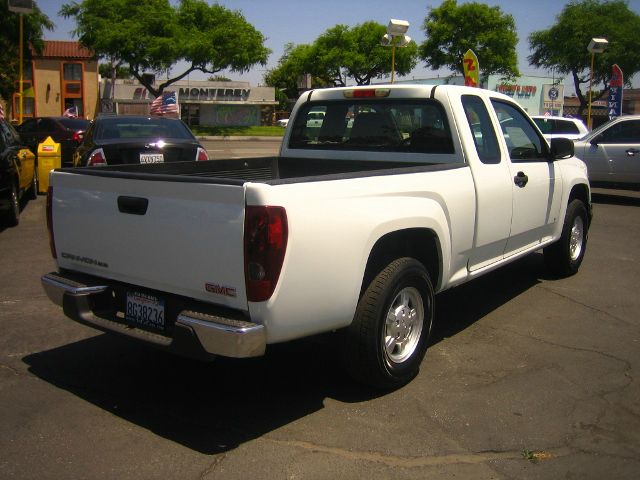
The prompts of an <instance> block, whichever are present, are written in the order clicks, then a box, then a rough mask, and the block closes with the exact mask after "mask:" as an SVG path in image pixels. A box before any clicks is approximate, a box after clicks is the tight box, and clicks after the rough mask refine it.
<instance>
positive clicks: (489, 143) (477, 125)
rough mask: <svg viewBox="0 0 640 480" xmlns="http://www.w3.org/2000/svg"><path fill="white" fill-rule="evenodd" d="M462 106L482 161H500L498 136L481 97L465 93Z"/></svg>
mask: <svg viewBox="0 0 640 480" xmlns="http://www.w3.org/2000/svg"><path fill="white" fill-rule="evenodd" d="M462 106H463V107H464V113H465V115H466V116H467V122H469V128H471V133H472V134H473V143H474V144H475V146H476V152H478V157H479V158H480V161H481V162H482V163H489V164H490V163H494V164H495V163H500V148H499V147H498V138H497V137H496V132H495V130H494V129H493V124H492V122H491V117H490V116H489V111H488V110H487V107H486V106H485V104H484V102H483V101H482V99H481V98H480V97H477V96H475V95H463V96H462Z"/></svg>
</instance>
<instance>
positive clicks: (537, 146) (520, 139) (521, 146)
mask: <svg viewBox="0 0 640 480" xmlns="http://www.w3.org/2000/svg"><path fill="white" fill-rule="evenodd" d="M491 104H492V105H493V108H494V110H495V112H496V115H497V117H498V121H499V122H500V128H501V129H502V133H503V134H504V139H505V141H506V142H507V148H508V150H509V157H510V158H511V160H513V161H516V162H517V161H519V160H521V161H522V160H524V161H531V160H538V159H539V160H543V159H544V160H546V159H547V158H548V157H549V153H548V147H547V142H546V141H545V140H544V138H542V137H541V136H540V135H539V134H538V133H537V131H536V129H535V128H534V126H533V125H532V123H531V121H530V120H529V119H528V117H527V116H526V115H525V114H524V113H522V112H521V111H520V109H518V108H517V107H516V106H515V105H512V104H510V103H507V102H503V101H500V100H491Z"/></svg>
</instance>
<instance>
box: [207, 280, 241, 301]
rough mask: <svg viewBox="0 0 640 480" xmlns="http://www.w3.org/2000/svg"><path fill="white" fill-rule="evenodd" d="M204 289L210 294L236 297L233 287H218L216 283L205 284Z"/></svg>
mask: <svg viewBox="0 0 640 480" xmlns="http://www.w3.org/2000/svg"><path fill="white" fill-rule="evenodd" d="M204 289H205V290H206V291H207V292H209V293H215V294H216V295H224V296H225V297H233V298H235V297H236V289H235V288H233V287H225V286H222V285H217V284H215V283H205V284H204Z"/></svg>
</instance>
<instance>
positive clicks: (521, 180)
mask: <svg viewBox="0 0 640 480" xmlns="http://www.w3.org/2000/svg"><path fill="white" fill-rule="evenodd" d="M528 181H529V177H527V176H526V175H525V174H524V172H518V174H517V175H516V176H515V177H513V183H515V184H516V185H517V186H518V187H520V188H524V186H525V185H526V184H527V182H528Z"/></svg>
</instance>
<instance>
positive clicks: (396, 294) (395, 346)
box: [343, 258, 434, 388]
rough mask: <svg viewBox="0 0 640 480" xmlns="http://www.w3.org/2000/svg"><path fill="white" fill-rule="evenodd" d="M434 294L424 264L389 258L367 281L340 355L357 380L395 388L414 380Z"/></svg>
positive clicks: (430, 314) (431, 313)
mask: <svg viewBox="0 0 640 480" xmlns="http://www.w3.org/2000/svg"><path fill="white" fill-rule="evenodd" d="M433 304H434V292H433V287H432V285H431V280H430V278H429V274H428V272H427V270H426V269H425V267H424V265H422V264H421V263H420V262H418V261H417V260H415V259H413V258H399V259H396V260H394V261H393V262H391V263H390V264H389V265H387V267H386V268H385V269H384V270H382V271H381V272H380V273H379V274H378V275H377V276H376V277H375V278H374V279H373V281H372V282H371V283H370V284H369V286H368V287H367V289H366V291H365V292H364V294H363V295H362V297H361V299H360V301H359V302H358V307H357V309H356V314H355V317H354V320H353V322H352V324H351V325H350V326H349V327H348V328H347V330H346V331H345V341H344V345H343V348H344V359H345V366H346V368H347V370H348V371H349V373H350V374H351V375H352V376H353V377H354V378H355V379H356V380H358V381H360V382H363V383H366V384H368V385H372V386H375V387H379V388H397V387H400V386H402V385H404V384H406V383H408V382H409V381H410V380H411V379H413V378H414V377H415V376H416V374H417V373H418V370H419V368H420V363H421V362H422V359H423V358H424V355H425V353H426V350H427V341H428V338H429V333H430V330H431V324H432V321H433Z"/></svg>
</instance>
